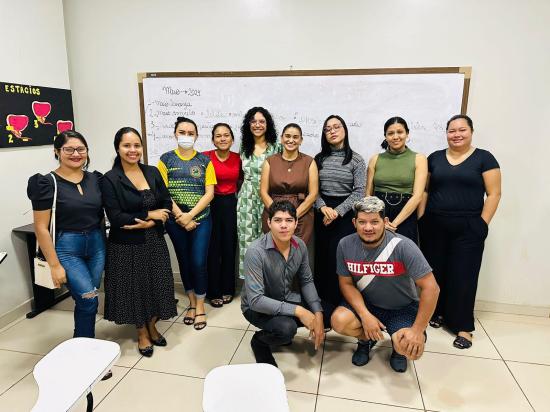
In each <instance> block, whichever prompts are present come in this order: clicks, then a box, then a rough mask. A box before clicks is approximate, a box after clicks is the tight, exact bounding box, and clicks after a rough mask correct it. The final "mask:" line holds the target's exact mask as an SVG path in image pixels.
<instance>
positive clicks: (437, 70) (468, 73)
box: [137, 66, 472, 163]
mask: <svg viewBox="0 0 550 412" xmlns="http://www.w3.org/2000/svg"><path fill="white" fill-rule="evenodd" d="M442 73H463V74H464V87H463V89H462V105H461V108H460V113H461V114H466V112H467V109H468V94H469V91H470V79H471V77H472V67H471V66H462V67H417V68H387V69H341V70H273V71H243V72H146V73H138V74H137V79H138V92H139V111H140V116H141V135H142V136H143V157H144V160H145V162H146V163H147V130H146V128H145V107H144V103H145V102H144V100H143V79H146V78H161V77H170V78H173V77H278V76H350V75H355V76H357V75H362V76H369V75H380V74H442Z"/></svg>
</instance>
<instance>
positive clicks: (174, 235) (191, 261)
mask: <svg viewBox="0 0 550 412" xmlns="http://www.w3.org/2000/svg"><path fill="white" fill-rule="evenodd" d="M174 137H175V139H176V142H177V145H178V147H177V149H175V150H172V151H170V152H167V153H164V154H163V155H162V156H161V157H160V161H159V163H158V169H159V170H160V174H161V175H162V178H163V179H164V183H165V184H166V187H167V188H168V192H169V193H170V196H171V197H172V215H173V216H171V217H170V218H169V219H168V221H167V222H166V231H167V232H168V235H169V236H170V239H171V240H172V243H173V245H174V250H175V252H176V256H177V258H178V265H179V269H180V274H181V280H182V282H183V287H184V288H185V293H186V294H187V296H188V297H189V308H188V309H187V313H186V315H185V317H184V318H183V323H185V324H186V325H193V327H194V328H195V329H196V330H202V329H204V328H205V327H206V309H205V307H204V298H205V297H206V291H207V288H208V269H207V259H208V244H209V242H210V233H211V230H212V217H211V216H210V202H211V201H212V199H213V198H214V185H215V184H216V183H217V181H216V173H215V171H214V166H213V165H212V162H211V161H210V158H209V157H208V156H206V155H205V154H203V153H199V152H197V151H196V150H195V149H194V145H195V142H196V140H197V138H198V137H199V132H198V128H197V124H196V123H195V122H194V121H193V120H191V119H189V118H187V117H178V118H177V120H176V123H175V125H174Z"/></svg>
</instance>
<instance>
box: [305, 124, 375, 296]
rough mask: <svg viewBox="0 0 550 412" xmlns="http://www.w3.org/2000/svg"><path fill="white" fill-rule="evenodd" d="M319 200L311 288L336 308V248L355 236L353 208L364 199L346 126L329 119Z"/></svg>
mask: <svg viewBox="0 0 550 412" xmlns="http://www.w3.org/2000/svg"><path fill="white" fill-rule="evenodd" d="M322 136H323V137H322V139H321V152H320V153H318V154H317V155H316V156H315V162H316V163H317V167H318V169H319V196H318V197H317V200H316V202H315V208H316V209H317V213H316V215H315V286H316V287H317V292H318V293H319V297H320V298H321V299H322V300H324V301H328V302H330V303H331V304H333V305H335V306H337V305H339V304H340V302H341V300H342V296H341V294H340V287H339V285H338V276H337V275H336V248H337V246H338V242H340V239H342V238H343V237H344V236H347V235H349V234H351V233H354V232H355V227H354V226H353V223H352V219H353V211H352V210H351V209H352V207H353V204H354V203H355V202H357V201H359V200H361V199H362V198H363V197H364V196H365V182H366V178H365V172H366V167H365V161H364V160H363V158H362V157H361V155H360V154H359V153H356V152H354V151H353V150H351V147H350V144H349V137H348V128H347V126H346V122H344V119H342V118H341V117H340V116H337V115H330V116H329V117H327V119H326V120H325V122H324V124H323V130H322Z"/></svg>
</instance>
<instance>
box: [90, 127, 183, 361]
mask: <svg viewBox="0 0 550 412" xmlns="http://www.w3.org/2000/svg"><path fill="white" fill-rule="evenodd" d="M114 146H115V151H116V153H117V156H116V158H115V162H114V164H113V168H112V169H111V170H110V171H108V172H107V173H106V174H105V176H104V178H103V181H102V185H101V190H102V192H103V201H104V203H105V211H106V213H107V217H108V218H109V221H110V223H111V229H110V231H109V241H108V243H107V264H106V266H105V282H104V284H105V319H107V320H110V321H113V322H116V323H117V324H130V325H136V328H137V332H138V350H139V352H140V353H141V354H142V355H144V356H147V357H149V356H152V355H153V345H155V346H166V344H167V342H166V339H164V337H163V336H162V335H161V334H160V333H159V332H158V330H157V329H156V327H155V323H156V321H157V320H159V319H164V320H166V319H169V318H171V317H174V316H176V315H177V311H176V304H175V299H174V278H173V276H172V268H171V266H170V255H169V252H168V246H167V245H166V241H165V240H164V222H165V221H166V220H167V219H168V214H169V213H170V209H171V208H172V200H171V199H170V195H169V194H168V191H167V190H166V186H165V185H164V182H163V180H162V177H161V175H160V173H159V171H158V170H157V168H156V167H153V166H147V165H144V164H142V163H140V160H141V156H142V154H143V146H142V141H141V136H140V135H139V132H138V131H137V130H136V129H134V128H132V127H123V128H122V129H120V130H119V131H117V132H116V134H115V140H114Z"/></svg>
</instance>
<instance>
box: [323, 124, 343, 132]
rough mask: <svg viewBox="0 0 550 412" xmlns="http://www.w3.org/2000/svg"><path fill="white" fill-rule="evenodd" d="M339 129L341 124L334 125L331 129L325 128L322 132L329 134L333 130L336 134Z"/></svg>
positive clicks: (329, 127)
mask: <svg viewBox="0 0 550 412" xmlns="http://www.w3.org/2000/svg"><path fill="white" fill-rule="evenodd" d="M341 128H342V125H341V124H335V125H334V126H332V127H331V126H327V127H325V128H324V129H323V131H324V132H325V133H330V132H332V131H333V130H334V131H335V132H337V131H338V130H340V129H341Z"/></svg>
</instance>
